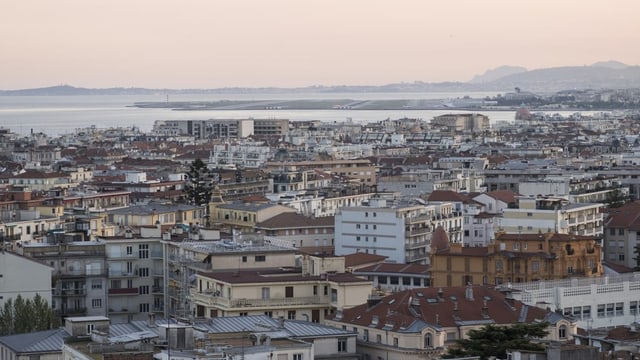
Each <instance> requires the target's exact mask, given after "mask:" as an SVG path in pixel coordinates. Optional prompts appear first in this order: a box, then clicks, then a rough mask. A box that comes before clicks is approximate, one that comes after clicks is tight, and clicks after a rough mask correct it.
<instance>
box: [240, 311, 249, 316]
mask: <svg viewBox="0 0 640 360" xmlns="http://www.w3.org/2000/svg"><path fill="white" fill-rule="evenodd" d="M239 315H240V316H249V313H248V312H241V313H240V314H239Z"/></svg>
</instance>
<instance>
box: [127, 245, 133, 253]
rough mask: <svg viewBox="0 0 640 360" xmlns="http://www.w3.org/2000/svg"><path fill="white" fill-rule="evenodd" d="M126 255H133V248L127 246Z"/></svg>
mask: <svg viewBox="0 0 640 360" xmlns="http://www.w3.org/2000/svg"><path fill="white" fill-rule="evenodd" d="M127 255H133V246H127Z"/></svg>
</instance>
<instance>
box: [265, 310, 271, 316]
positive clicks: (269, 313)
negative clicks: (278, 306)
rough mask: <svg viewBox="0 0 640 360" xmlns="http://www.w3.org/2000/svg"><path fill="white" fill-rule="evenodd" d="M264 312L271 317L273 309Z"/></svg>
mask: <svg viewBox="0 0 640 360" xmlns="http://www.w3.org/2000/svg"><path fill="white" fill-rule="evenodd" d="M264 314H265V315H266V316H268V317H273V311H265V312H264Z"/></svg>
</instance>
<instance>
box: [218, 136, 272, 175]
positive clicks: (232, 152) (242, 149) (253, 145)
mask: <svg viewBox="0 0 640 360" xmlns="http://www.w3.org/2000/svg"><path fill="white" fill-rule="evenodd" d="M271 155H272V153H271V148H270V147H269V146H267V145H264V143H263V142H255V141H254V142H243V143H239V144H229V143H226V144H220V145H214V146H213V151H212V152H211V155H210V156H209V163H208V166H209V167H214V168H215V167H226V166H236V167H246V168H259V167H262V165H264V163H265V162H267V160H269V158H271Z"/></svg>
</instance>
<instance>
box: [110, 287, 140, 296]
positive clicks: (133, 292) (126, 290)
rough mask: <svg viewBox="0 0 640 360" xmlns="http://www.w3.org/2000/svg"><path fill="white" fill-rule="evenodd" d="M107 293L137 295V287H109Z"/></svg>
mask: <svg viewBox="0 0 640 360" xmlns="http://www.w3.org/2000/svg"><path fill="white" fill-rule="evenodd" d="M109 295H138V288H118V289H109Z"/></svg>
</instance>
